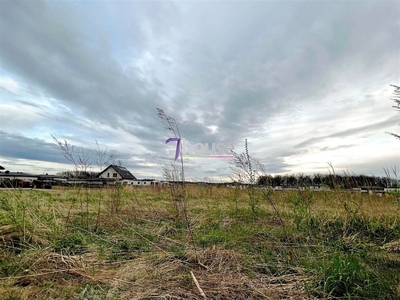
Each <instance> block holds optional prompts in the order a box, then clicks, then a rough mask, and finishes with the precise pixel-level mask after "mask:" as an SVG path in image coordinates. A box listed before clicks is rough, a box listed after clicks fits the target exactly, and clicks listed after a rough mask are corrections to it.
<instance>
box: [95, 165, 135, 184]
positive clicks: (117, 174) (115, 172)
mask: <svg viewBox="0 0 400 300" xmlns="http://www.w3.org/2000/svg"><path fill="white" fill-rule="evenodd" d="M97 177H98V178H102V179H108V180H110V181H111V180H118V181H120V182H122V184H127V185H133V184H134V182H137V181H138V180H137V178H136V177H135V176H133V175H132V173H131V172H129V171H128V169H127V168H125V167H121V166H117V165H109V166H108V167H107V168H105V169H104V170H103V171H102V172H101V173H100V174H99V175H97Z"/></svg>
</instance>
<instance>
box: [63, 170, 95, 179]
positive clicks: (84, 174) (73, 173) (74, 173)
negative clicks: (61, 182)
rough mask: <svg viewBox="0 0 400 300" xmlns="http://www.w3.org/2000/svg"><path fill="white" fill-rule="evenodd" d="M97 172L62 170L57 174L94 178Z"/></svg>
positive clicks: (66, 176)
mask: <svg viewBox="0 0 400 300" xmlns="http://www.w3.org/2000/svg"><path fill="white" fill-rule="evenodd" d="M98 174H99V172H93V171H64V172H58V173H57V175H58V176H61V177H65V178H70V179H72V178H77V179H89V178H95V177H96V176H97V175H98Z"/></svg>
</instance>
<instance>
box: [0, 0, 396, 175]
mask: <svg viewBox="0 0 400 300" xmlns="http://www.w3.org/2000/svg"><path fill="white" fill-rule="evenodd" d="M399 20H400V2H399V1H177V2H168V1H133V0H132V1H39V0H38V1H36V0H31V1H17V0H1V1H0V34H1V35H0V165H2V166H3V167H5V168H6V169H8V170H10V171H24V172H31V173H57V172H59V171H64V170H71V169H72V167H71V165H70V164H69V163H68V161H67V160H66V159H65V158H64V156H63V154H62V152H61V151H60V149H59V148H58V146H57V145H56V143H55V142H54V140H53V138H52V136H54V137H56V138H57V139H59V140H61V141H64V140H66V141H67V142H68V143H70V144H71V145H73V146H74V149H75V152H74V153H77V152H83V153H86V154H87V155H91V156H92V157H95V155H96V153H95V150H96V141H97V142H98V144H99V146H100V148H101V149H107V150H108V153H109V154H113V155H114V157H115V163H118V162H120V163H121V164H122V165H123V166H126V167H127V168H128V169H129V170H130V171H131V172H132V173H133V174H134V175H136V176H137V177H138V178H161V169H162V165H163V164H169V163H171V162H173V160H174V154H175V144H174V143H170V144H167V145H166V144H165V140H166V139H167V138H169V137H172V136H173V135H172V134H171V133H169V132H168V131H167V130H165V126H164V125H163V123H162V122H161V120H160V119H158V118H157V110H156V108H162V109H163V110H164V111H165V112H166V113H167V114H168V115H170V116H171V117H174V118H176V119H177V120H178V121H179V122H180V123H181V124H182V127H181V134H182V137H183V138H185V139H187V140H188V141H189V142H190V143H193V144H195V143H202V144H205V143H208V144H211V143H222V144H224V145H225V144H232V145H233V146H234V149H235V151H236V152H243V151H244V140H245V139H248V144H249V150H250V154H251V155H252V156H254V157H256V158H258V159H259V160H260V161H262V162H263V163H264V164H265V167H266V170H267V172H268V173H271V174H290V173H294V174H297V173H305V174H312V173H316V172H322V173H327V172H328V162H330V163H332V164H333V166H334V167H335V169H336V171H337V172H341V171H344V170H347V171H349V172H351V173H355V174H373V175H376V176H383V175H384V171H383V168H389V169H392V168H394V167H397V170H399V173H400V142H399V141H398V140H396V139H395V138H393V137H392V136H390V135H388V134H386V133H385V132H394V133H399V129H400V127H399V126H398V124H399V123H400V115H399V114H398V113H397V112H396V111H395V110H394V109H393V108H392V105H393V104H394V102H393V101H391V100H390V96H391V94H392V92H393V88H392V87H391V86H390V84H397V85H400V54H399V53H400V30H399V28H400V24H399ZM228 162H229V159H227V158H215V157H214V158H208V157H190V158H186V159H185V164H186V173H187V178H188V179H192V180H210V181H221V180H225V179H227V178H229V177H230V174H231V171H230V165H229V163H228ZM92 166H93V169H94V170H98V169H99V167H98V166H97V165H96V162H95V160H93V163H92Z"/></svg>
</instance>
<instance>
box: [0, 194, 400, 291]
mask: <svg viewBox="0 0 400 300" xmlns="http://www.w3.org/2000/svg"><path fill="white" fill-rule="evenodd" d="M87 193H88V195H86V191H85V193H81V194H78V193H77V190H76V189H57V188H55V189H53V190H46V191H44V190H1V191H0V236H1V241H0V299H32V298H33V299H204V298H207V299H282V298H292V299H308V298H322V299H399V298H400V223H399V215H400V207H399V205H398V199H397V195H395V194H386V195H384V196H382V197H378V196H377V195H374V194H372V195H370V194H361V193H350V192H344V191H341V190H332V191H328V190H327V191H318V192H316V191H312V190H309V189H306V190H303V191H300V190H290V191H273V192H272V193H271V194H270V195H269V197H270V200H271V201H272V202H273V203H274V205H275V206H276V209H277V210H278V211H279V212H280V216H281V218H282V219H283V222H284V224H285V226H282V225H281V222H280V220H279V217H278V216H277V214H276V212H275V210H274V208H273V207H272V206H271V204H270V202H268V201H264V200H265V195H264V194H263V191H262V189H258V188H256V189H254V191H252V193H253V194H252V195H251V197H254V201H256V202H255V203H256V204H257V205H256V206H255V208H254V210H253V208H252V207H251V206H250V205H249V194H248V191H247V190H241V189H239V188H236V189H235V188H227V187H216V186H186V201H187V214H188V218H189V220H190V222H191V230H192V237H191V238H189V237H188V235H187V227H186V224H185V222H184V220H182V221H183V222H179V221H177V219H176V217H175V213H176V212H175V211H174V209H173V208H172V207H171V205H170V203H171V198H170V197H171V196H170V191H169V188H168V187H165V188H162V187H154V188H151V187H148V188H137V189H135V188H121V189H120V190H119V193H120V195H119V197H120V198H119V199H120V202H119V209H118V210H117V211H112V210H110V207H109V205H110V203H112V199H113V198H114V197H115V194H114V193H115V190H114V188H112V189H109V190H108V189H105V190H103V191H102V194H101V197H102V201H101V202H99V201H98V197H99V191H98V190H95V189H92V190H88V191H87ZM80 197H81V198H83V199H82V200H81V199H80ZM81 202H82V203H84V204H85V207H84V208H83V209H81V207H80V203H81ZM86 203H87V207H86ZM99 205H100V206H99ZM199 262H201V264H199ZM201 291H202V292H203V293H204V294H202V293H201Z"/></svg>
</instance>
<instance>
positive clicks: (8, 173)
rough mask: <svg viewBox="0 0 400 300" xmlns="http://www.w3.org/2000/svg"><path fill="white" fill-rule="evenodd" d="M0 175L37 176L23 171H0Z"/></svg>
mask: <svg viewBox="0 0 400 300" xmlns="http://www.w3.org/2000/svg"><path fill="white" fill-rule="evenodd" d="M0 177H37V175H33V174H28V173H23V172H9V171H5V172H0Z"/></svg>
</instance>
